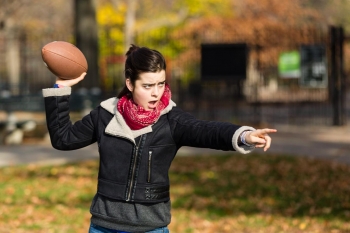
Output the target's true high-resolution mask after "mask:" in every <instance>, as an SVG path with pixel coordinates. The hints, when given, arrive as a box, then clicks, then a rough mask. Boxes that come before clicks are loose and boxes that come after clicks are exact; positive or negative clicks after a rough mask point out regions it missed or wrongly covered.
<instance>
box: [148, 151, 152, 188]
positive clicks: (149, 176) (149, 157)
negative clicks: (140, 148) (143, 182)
mask: <svg viewBox="0 0 350 233" xmlns="http://www.w3.org/2000/svg"><path fill="white" fill-rule="evenodd" d="M151 164H152V151H149V152H148V177H147V182H148V183H150V182H151Z"/></svg>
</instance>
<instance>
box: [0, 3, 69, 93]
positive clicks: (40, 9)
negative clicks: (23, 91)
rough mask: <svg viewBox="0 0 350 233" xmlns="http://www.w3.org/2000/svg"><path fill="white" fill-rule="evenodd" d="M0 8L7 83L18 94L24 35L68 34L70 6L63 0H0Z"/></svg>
mask: <svg viewBox="0 0 350 233" xmlns="http://www.w3.org/2000/svg"><path fill="white" fill-rule="evenodd" d="M0 6H1V10H0V22H1V25H2V27H1V29H0V34H2V36H3V37H4V38H5V41H4V42H3V43H4V48H5V50H6V51H5V54H6V55H5V56H6V59H5V60H6V70H7V80H8V82H9V85H10V91H11V93H12V94H13V95H17V94H19V91H20V84H21V78H20V76H21V66H23V64H21V52H20V51H21V45H23V43H25V41H24V40H25V36H26V35H28V34H34V35H35V34H36V33H38V32H45V33H47V32H49V31H53V30H55V31H56V32H57V33H59V32H60V33H71V32H72V30H71V28H72V27H71V26H72V21H71V18H72V17H71V16H70V15H71V11H70V8H71V5H70V4H67V2H66V1H64V0H58V1H40V0H15V1H11V0H0ZM56 12H59V13H56ZM62 22H65V23H62ZM38 34H40V33H38Z"/></svg>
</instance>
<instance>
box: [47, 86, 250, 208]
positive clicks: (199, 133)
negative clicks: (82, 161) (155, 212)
mask: <svg viewBox="0 0 350 233" xmlns="http://www.w3.org/2000/svg"><path fill="white" fill-rule="evenodd" d="M70 91H71V90H70V88H50V89H44V90H43V93H44V97H45V108H46V118H47V126H48V130H49V133H50V137H51V143H52V146H53V147H54V148H56V149H58V150H75V149H79V148H82V147H85V146H88V145H90V144H92V143H95V142H97V143H98V148H99V154H100V168H99V175H98V190H97V192H98V194H100V195H102V196H104V197H107V198H110V199H113V200H118V201H122V202H135V203H145V204H146V203H149V204H151V203H160V202H166V201H169V177H168V171H169V168H170V165H171V162H172V160H173V159H174V157H175V155H176V152H177V151H178V149H179V148H180V147H182V146H191V147H202V148H212V149H218V150H239V151H240V152H241V153H248V152H249V151H250V150H251V149H252V148H248V147H239V146H238V145H237V139H238V137H239V135H240V134H241V133H242V132H243V131H244V130H247V129H252V128H250V127H246V126H243V127H240V126H237V125H233V124H230V123H223V122H210V121H201V120H197V119H195V118H194V117H193V116H192V115H190V114H188V113H186V112H183V111H182V110H181V109H179V108H178V107H176V105H175V103H174V102H172V101H171V102H170V104H169V106H168V107H167V108H166V109H164V110H163V111H162V114H161V116H160V118H159V119H158V121H157V122H156V123H155V124H153V125H152V126H148V127H145V128H143V129H140V130H134V131H133V130H131V129H130V128H129V127H128V126H127V124H126V123H125V121H124V119H123V117H122V116H121V114H120V113H119V112H118V111H117V109H116V104H117V102H118V99H117V98H111V99H108V100H106V101H104V102H102V103H101V105H100V106H99V107H97V108H96V109H94V110H92V111H91V112H90V114H88V115H86V116H85V117H84V118H83V119H82V120H80V121H77V122H75V123H74V124H72V123H71V121H70V118H69V97H70V95H69V94H70Z"/></svg>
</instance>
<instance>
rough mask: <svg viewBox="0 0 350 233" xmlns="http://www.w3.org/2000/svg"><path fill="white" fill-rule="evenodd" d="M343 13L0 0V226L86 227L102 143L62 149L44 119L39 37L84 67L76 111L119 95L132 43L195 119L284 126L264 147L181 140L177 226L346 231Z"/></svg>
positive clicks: (245, 0) (256, 4)
mask: <svg viewBox="0 0 350 233" xmlns="http://www.w3.org/2000/svg"><path fill="white" fill-rule="evenodd" d="M349 12H350V1H348V0H283V1H281V0H259V1H255V0H162V1H160V0H157V1H155V0H72V1H67V0H55V1H46V0H0V174H1V175H0V193H1V194H2V195H0V203H1V204H0V232H1V233H2V232H4V233H8V232H19V233H21V232H35V233H41V232H43V233H47V232H55V233H56V232H64V233H70V232H72V233H77V232H78V233H80V232H87V229H88V226H89V222H90V217H91V216H90V213H89V207H90V204H91V200H92V199H93V197H94V194H95V192H96V185H97V183H96V182H97V176H98V166H99V164H98V152H97V150H98V149H97V148H96V145H91V146H89V147H86V148H83V149H80V150H75V151H58V150H55V149H53V148H52V147H51V145H50V143H49V138H48V135H47V129H46V121H45V112H44V101H43V97H42V93H41V92H42V91H41V90H42V89H43V88H50V87H52V86H53V84H54V82H55V77H54V76H53V75H52V74H51V73H50V71H49V70H48V69H47V68H46V66H45V65H44V63H43V61H42V58H41V48H42V47H43V46H44V45H46V44H47V43H50V42H52V41H59V40H62V41H67V42H70V43H73V44H75V45H76V46H77V47H78V48H79V49H81V50H82V52H83V53H84V54H85V56H86V58H87V60H88V65H89V70H88V74H87V76H86V77H85V79H84V81H83V82H81V83H79V84H78V85H76V86H74V87H73V92H72V95H71V114H70V116H71V119H72V121H75V120H78V119H81V117H82V116H84V115H85V114H87V113H88V112H89V111H90V110H91V109H92V108H94V107H96V106H98V104H99V103H100V102H101V101H102V100H104V99H106V98H110V97H114V96H116V95H117V93H118V92H119V90H120V89H121V88H122V87H123V85H124V76H123V64H124V61H125V60H124V59H125V52H126V51H127V49H128V47H129V46H130V44H132V43H134V44H136V45H139V46H147V47H150V48H153V49H156V50H159V51H160V52H161V53H162V54H163V55H164V56H165V58H166V60H167V81H168V83H169V84H170V86H171V89H172V94H173V96H172V98H173V100H174V101H175V102H176V103H177V104H178V106H180V107H181V108H182V109H184V110H186V111H189V112H190V113H192V114H193V115H195V116H196V117H197V118H200V119H205V120H219V121H228V122H232V123H235V124H241V125H250V126H254V127H269V128H277V129H278V133H276V134H274V135H273V136H272V138H273V143H272V147H271V148H270V149H269V150H268V152H267V153H262V151H261V150H255V152H254V153H251V154H249V155H239V154H237V153H231V152H221V151H214V150H201V149H198V148H181V149H180V150H179V152H178V155H179V156H177V157H176V158H175V159H174V162H173V164H172V168H171V170H170V174H169V176H170V179H171V182H172V187H171V190H172V191H171V195H172V200H173V201H172V208H173V210H172V214H173V219H172V223H171V224H170V229H171V232H188V233H190V232H191V233H197V232H201V233H206V232H208V233H211V232H230V233H231V232H244V233H250V232H254V233H257V232H260V233H271V232H278V233H280V232H289V233H300V232H314V233H324V232H327V233H328V232H331V233H345V232H350V221H349V219H350V195H349V193H350V189H349V176H350V166H349V164H350V156H349V154H350V137H349V136H348V135H349V133H350V127H349V124H347V122H348V121H349V117H350V101H349V98H350V95H349V94H348V93H349V88H348V87H349V80H348V75H349V74H350V59H349V56H350V46H349V40H350V37H349V34H348V32H349V30H350V14H349ZM232 154H234V155H235V156H232ZM182 155H201V156H182ZM217 155H222V156H217ZM298 155H299V156H298ZM83 160H85V161H83Z"/></svg>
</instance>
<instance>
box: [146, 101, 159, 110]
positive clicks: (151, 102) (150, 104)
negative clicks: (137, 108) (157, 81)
mask: <svg viewBox="0 0 350 233" xmlns="http://www.w3.org/2000/svg"><path fill="white" fill-rule="evenodd" d="M157 104H158V101H157V100H155V101H149V102H148V108H149V109H154V108H156V107H157Z"/></svg>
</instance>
